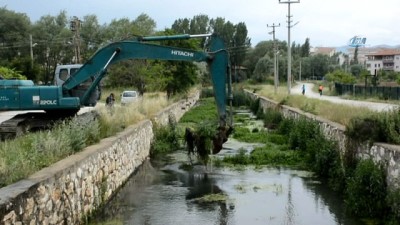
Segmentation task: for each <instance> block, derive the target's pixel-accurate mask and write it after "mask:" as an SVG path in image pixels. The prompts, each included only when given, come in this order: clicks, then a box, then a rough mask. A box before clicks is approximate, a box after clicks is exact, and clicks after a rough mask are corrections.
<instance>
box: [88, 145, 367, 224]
mask: <svg viewBox="0 0 400 225" xmlns="http://www.w3.org/2000/svg"><path fill="white" fill-rule="evenodd" d="M234 145H237V143H235V144H234ZM242 147H243V146H242ZM231 150H232V149H230V151H231ZM187 162H188V157H187V155H186V154H185V153H184V152H177V153H174V154H172V155H170V156H169V157H168V160H163V161H162V162H161V161H150V160H148V161H146V162H145V163H144V164H143V165H142V166H141V167H140V169H138V171H137V172H136V173H135V175H133V176H132V177H131V179H130V180H129V181H128V182H127V183H126V185H125V186H124V187H123V188H122V189H121V190H120V191H119V193H118V194H117V195H116V196H115V198H114V199H113V200H112V201H111V202H110V203H109V204H108V205H106V207H105V208H104V210H103V211H102V212H100V215H98V216H96V221H93V223H92V224H129V225H131V224H141V225H142V224H146V225H147V224H149V225H150V224H152V225H158V224H160V225H161V224H162V225H169V224H173V225H179V224H182V225H183V224H184V225H187V224H190V225H197V224H232V225H233V224H237V225H242V224H244V225H250V224H251V225H257V224H279V225H290V224H293V225H294V224H296V225H313V224H323V225H331V224H332V225H333V224H343V225H347V224H348V225H350V224H351V225H358V224H364V223H361V222H360V221H358V220H354V219H351V218H348V217H346V216H345V214H344V207H343V201H342V199H340V197H339V196H338V195H336V194H335V193H332V192H331V191H330V190H329V189H328V188H327V187H326V186H325V185H323V184H322V183H321V182H319V181H318V180H317V179H316V178H315V177H314V176H312V174H310V173H308V172H305V171H298V170H293V169H288V168H271V167H265V168H254V167H246V168H241V169H237V168H236V169H234V168H217V167H211V166H209V167H208V168H205V167H204V166H202V165H197V166H195V167H194V168H193V170H190V171H187V170H184V169H181V168H180V167H181V165H182V164H186V163H187Z"/></svg>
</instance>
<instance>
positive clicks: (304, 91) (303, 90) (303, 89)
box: [301, 84, 306, 95]
mask: <svg viewBox="0 0 400 225" xmlns="http://www.w3.org/2000/svg"><path fill="white" fill-rule="evenodd" d="M301 93H302V94H303V95H304V94H305V93H306V85H304V84H303V87H302V88H301Z"/></svg>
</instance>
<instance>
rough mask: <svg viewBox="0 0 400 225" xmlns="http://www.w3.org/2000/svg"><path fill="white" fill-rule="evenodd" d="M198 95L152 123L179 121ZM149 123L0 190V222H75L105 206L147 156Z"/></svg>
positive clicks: (150, 136) (108, 139)
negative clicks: (170, 120)
mask: <svg viewBox="0 0 400 225" xmlns="http://www.w3.org/2000/svg"><path fill="white" fill-rule="evenodd" d="M198 98H199V93H196V94H195V95H193V96H191V97H189V98H188V99H186V100H182V101H180V102H178V103H176V104H173V105H171V106H169V107H168V108H166V109H165V110H163V111H162V112H160V113H159V114H157V115H156V116H155V118H154V121H155V122H156V123H158V124H161V125H166V124H167V123H168V120H169V119H171V118H174V119H176V120H179V119H180V118H181V116H182V115H183V114H184V113H185V112H186V111H188V110H189V109H190V108H191V107H192V106H193V105H194V104H195V103H196V101H197V100H198ZM152 139H153V123H152V122H151V121H150V120H145V121H142V122H140V123H139V124H136V125H134V126H130V127H128V128H127V129H125V130H124V131H123V132H120V133H118V134H117V135H115V136H113V137H109V138H106V139H103V140H102V141H101V142H100V143H98V144H96V145H93V146H89V147H87V148H85V149H84V150H83V151H82V152H79V153H77V154H75V155H72V156H70V157H68V158H66V159H64V160H61V161H59V162H57V163H56V164H54V165H52V166H50V167H47V168H45V169H43V170H41V171H39V172H37V173H35V174H34V175H32V176H31V177H29V178H28V179H25V180H22V181H19V182H17V183H14V184H12V185H9V186H7V187H4V188H1V189H0V223H1V224H4V225H9V224H16V225H22V224H30V225H34V224H81V223H82V221H84V219H85V218H86V217H87V216H88V215H90V214H91V213H92V212H94V211H95V210H96V209H98V208H99V206H101V205H102V204H104V203H105V202H107V201H108V200H109V199H110V198H111V196H112V195H113V194H115V192H116V191H117V190H118V189H119V188H120V187H121V185H123V184H124V183H125V182H126V181H127V179H128V178H129V176H130V175H131V174H132V173H133V172H134V171H135V170H136V168H138V166H140V165H141V164H142V163H143V161H144V160H145V159H146V158H148V156H149V151H150V145H151V142H152Z"/></svg>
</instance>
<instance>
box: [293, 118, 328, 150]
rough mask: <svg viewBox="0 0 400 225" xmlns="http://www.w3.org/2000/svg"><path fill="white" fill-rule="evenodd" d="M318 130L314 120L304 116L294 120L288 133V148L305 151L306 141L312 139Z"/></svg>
mask: <svg viewBox="0 0 400 225" xmlns="http://www.w3.org/2000/svg"><path fill="white" fill-rule="evenodd" d="M320 132H321V130H320V127H319V125H318V123H317V122H316V121H312V120H309V119H306V118H304V117H302V118H299V119H297V120H295V121H294V123H293V126H292V128H291V130H290V133H289V148H290V149H294V150H301V151H306V150H307V141H308V140H310V139H313V138H314V137H315V136H316V135H317V134H319V133H320Z"/></svg>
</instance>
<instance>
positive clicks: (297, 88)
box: [291, 83, 400, 111]
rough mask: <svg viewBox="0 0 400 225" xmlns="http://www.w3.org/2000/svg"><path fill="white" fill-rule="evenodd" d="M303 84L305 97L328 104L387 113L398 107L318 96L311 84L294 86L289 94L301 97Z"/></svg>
mask: <svg viewBox="0 0 400 225" xmlns="http://www.w3.org/2000/svg"><path fill="white" fill-rule="evenodd" d="M303 84H304V85H305V87H306V92H305V96H306V97H308V98H317V99H321V100H326V101H330V102H333V103H337V104H347V105H352V106H355V107H367V108H369V109H371V110H374V111H389V110H392V109H396V108H398V107H399V106H400V104H398V105H394V104H388V103H378V102H367V101H356V100H348V99H342V98H340V97H337V96H325V95H323V94H322V96H320V95H319V93H317V92H314V91H313V90H312V88H313V87H314V84H313V83H297V84H296V85H294V86H293V87H292V89H291V93H292V94H297V95H301V91H302V86H303Z"/></svg>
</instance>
